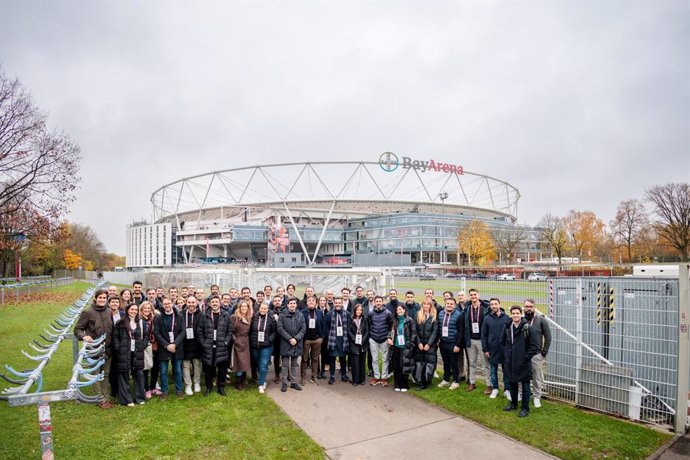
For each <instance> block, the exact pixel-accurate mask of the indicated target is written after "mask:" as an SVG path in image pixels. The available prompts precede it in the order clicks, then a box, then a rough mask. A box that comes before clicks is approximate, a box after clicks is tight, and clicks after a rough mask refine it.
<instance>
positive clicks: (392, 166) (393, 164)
mask: <svg viewBox="0 0 690 460" xmlns="http://www.w3.org/2000/svg"><path fill="white" fill-rule="evenodd" d="M379 166H381V169H383V170H384V171H386V172H393V171H395V170H396V169H398V166H400V161H398V156H397V155H396V154H395V153H393V152H383V153H382V154H381V156H380V157H379Z"/></svg>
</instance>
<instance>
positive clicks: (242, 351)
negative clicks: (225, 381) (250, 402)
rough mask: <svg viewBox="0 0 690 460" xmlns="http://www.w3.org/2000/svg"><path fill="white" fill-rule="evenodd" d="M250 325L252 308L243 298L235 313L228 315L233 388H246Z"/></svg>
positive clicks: (248, 370)
mask: <svg viewBox="0 0 690 460" xmlns="http://www.w3.org/2000/svg"><path fill="white" fill-rule="evenodd" d="M251 325H252V308H251V307H250V306H249V303H248V302H247V301H245V300H242V301H240V303H239V304H237V308H236V309H235V314H234V315H232V316H231V317H230V326H231V327H232V337H233V340H234V342H233V346H232V372H234V373H235V375H236V377H237V378H236V383H235V388H237V389H238V390H244V389H245V388H247V372H251V358H250V349H249V330H250V329H251Z"/></svg>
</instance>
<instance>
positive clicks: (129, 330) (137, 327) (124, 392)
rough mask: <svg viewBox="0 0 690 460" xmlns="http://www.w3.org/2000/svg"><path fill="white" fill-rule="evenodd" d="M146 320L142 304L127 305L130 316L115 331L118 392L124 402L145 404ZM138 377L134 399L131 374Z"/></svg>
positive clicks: (131, 404) (114, 348)
mask: <svg viewBox="0 0 690 460" xmlns="http://www.w3.org/2000/svg"><path fill="white" fill-rule="evenodd" d="M149 338H150V337H149V331H148V324H147V322H146V321H144V320H142V319H141V318H139V306H138V305H137V304H135V303H133V304H130V305H129V306H127V316H126V317H125V318H124V319H122V320H120V321H118V323H117V325H116V326H115V330H114V331H113V354H114V355H115V356H116V357H117V374H118V382H119V384H118V392H117V399H118V400H119V401H120V404H122V405H126V406H130V407H131V406H134V403H139V404H144V401H145V396H144V394H145V389H144V350H145V349H146V347H147V346H148V344H149ZM130 373H131V374H132V376H133V377H134V400H132V392H131V391H130V387H129V375H130Z"/></svg>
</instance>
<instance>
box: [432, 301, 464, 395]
mask: <svg viewBox="0 0 690 460" xmlns="http://www.w3.org/2000/svg"><path fill="white" fill-rule="evenodd" d="M438 329H439V330H438V337H439V339H440V340H439V348H440V349H441V359H443V380H441V383H439V384H438V387H439V388H444V387H449V389H450V390H455V389H457V388H458V386H459V385H460V371H459V369H458V354H459V353H460V351H461V350H462V313H461V312H460V309H459V308H458V306H457V304H456V303H455V298H453V297H448V298H447V299H446V300H445V308H444V309H443V310H441V311H440V312H439V313H438ZM451 377H452V378H453V383H450V379H451Z"/></svg>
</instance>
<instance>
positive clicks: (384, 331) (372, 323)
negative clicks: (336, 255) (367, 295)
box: [367, 295, 393, 387]
mask: <svg viewBox="0 0 690 460" xmlns="http://www.w3.org/2000/svg"><path fill="white" fill-rule="evenodd" d="M367 320H368V321H369V349H370V350H371V362H372V364H373V367H374V378H373V379H372V380H371V381H370V385H382V386H384V387H387V386H388V351H389V350H390V346H389V345H388V333H389V332H390V330H391V327H393V315H392V314H391V312H390V311H389V310H388V309H387V308H385V307H384V306H383V297H381V296H380V295H377V296H376V297H374V309H373V310H372V311H371V313H369V316H368V318H367ZM379 356H381V360H382V361H383V365H382V368H379Z"/></svg>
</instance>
